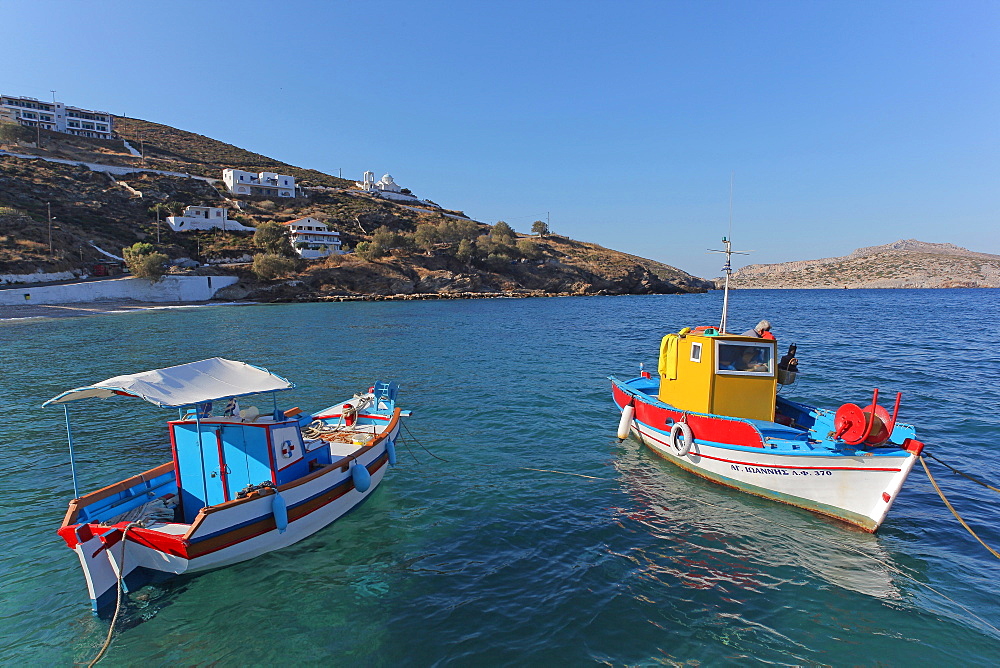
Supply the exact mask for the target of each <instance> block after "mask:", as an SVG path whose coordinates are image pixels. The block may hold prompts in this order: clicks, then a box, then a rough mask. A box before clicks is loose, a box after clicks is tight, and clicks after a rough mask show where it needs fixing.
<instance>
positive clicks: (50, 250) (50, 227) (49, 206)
mask: <svg viewBox="0 0 1000 668" xmlns="http://www.w3.org/2000/svg"><path fill="white" fill-rule="evenodd" d="M45 206H46V208H47V209H48V210H49V259H50V260H51V259H52V202H46V203H45Z"/></svg>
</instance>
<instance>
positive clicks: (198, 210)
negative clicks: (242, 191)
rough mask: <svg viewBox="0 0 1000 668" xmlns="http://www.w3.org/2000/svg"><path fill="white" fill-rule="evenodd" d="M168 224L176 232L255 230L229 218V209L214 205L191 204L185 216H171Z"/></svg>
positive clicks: (185, 210)
mask: <svg viewBox="0 0 1000 668" xmlns="http://www.w3.org/2000/svg"><path fill="white" fill-rule="evenodd" d="M167 224H168V225H170V229H172V230H173V231H174V232H200V231H203V230H225V231H226V232H253V231H255V230H256V228H254V227H247V226H246V225H243V224H241V223H238V222H236V221H235V220H229V210H228V209H223V208H219V207H214V206H189V207H188V208H186V209H184V215H183V216H169V217H168V218H167Z"/></svg>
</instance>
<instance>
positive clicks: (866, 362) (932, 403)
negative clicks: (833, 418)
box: [0, 290, 1000, 666]
mask: <svg viewBox="0 0 1000 668" xmlns="http://www.w3.org/2000/svg"><path fill="white" fill-rule="evenodd" d="M720 306H721V295H720V294H719V293H717V292H713V293H709V294H704V295H676V296H675V295H671V296H648V297H591V298H554V299H524V300H504V299H495V300H478V301H467V300H462V301H447V302H430V301H428V302H401V303H337V304H297V305H255V306H243V307H238V308H237V307H218V308H202V309H183V310H161V311H148V312H134V311H133V312H128V313H120V314H110V315H106V316H98V317H86V318H54V319H39V320H17V321H7V322H0V343H2V346H3V348H2V349H3V351H4V354H3V356H2V358H0V388H2V392H0V409H2V410H3V414H4V415H5V416H6V419H5V420H3V421H2V423H0V447H2V448H3V453H4V461H5V466H3V467H2V468H0V504H2V517H3V525H4V528H5V531H4V536H5V543H6V544H5V547H4V549H3V550H2V551H0V577H2V583H3V585H2V587H3V596H2V597H0V664H3V665H10V664H31V665H34V664H46V665H51V664H68V663H72V662H85V661H88V660H89V659H91V658H92V657H93V656H94V655H95V654H96V652H97V650H98V648H99V647H100V645H101V643H102V642H103V640H104V636H105V633H106V631H107V626H106V623H105V622H100V621H98V620H95V619H94V618H93V617H92V616H91V614H90V607H89V602H88V600H87V594H86V587H85V584H84V580H83V576H82V574H81V573H80V569H79V564H78V563H77V560H76V557H75V556H74V555H73V553H72V552H71V551H70V550H68V549H66V547H65V545H64V544H63V542H62V541H61V539H60V538H59V537H58V536H57V535H56V533H55V530H56V528H57V527H58V525H59V523H60V521H61V519H62V515H63V514H64V512H65V508H66V503H67V501H68V500H69V498H70V497H71V496H72V486H71V479H70V472H69V467H68V464H67V455H66V449H65V435H66V434H65V427H64V424H63V414H62V410H59V409H51V408H46V409H42V408H40V405H41V403H42V402H43V401H45V400H46V399H48V398H50V397H53V396H55V395H56V394H58V393H59V392H61V391H63V390H66V389H69V388H72V387H78V386H81V385H87V384H90V383H92V382H95V381H98V380H101V379H104V378H106V377H110V376H114V375H118V374H121V373H130V372H135V371H140V370H145V369H151V368H156V367H162V366H168V365H173V364H179V363H183V362H189V361H194V360H198V359H203V358H206V357H213V356H221V357H226V358H230V359H239V360H245V361H249V362H252V363H255V364H258V365H262V366H265V367H267V368H269V369H271V370H272V371H274V372H275V373H278V374H280V375H282V376H285V377H287V378H290V379H292V380H293V381H294V382H295V383H296V384H297V387H296V389H295V390H293V391H292V392H290V393H288V396H286V397H281V399H280V402H281V406H282V407H285V408H288V407H291V406H301V407H302V408H304V409H306V410H309V409H319V408H322V407H325V406H327V405H330V404H332V403H334V402H336V401H338V400H341V399H343V398H345V397H349V396H350V395H351V394H353V393H354V392H356V391H359V390H361V389H363V388H367V387H368V386H370V385H371V384H372V381H373V380H375V379H376V378H378V379H388V380H396V381H398V382H399V383H400V384H401V386H402V390H401V393H400V399H401V404H402V405H403V407H404V408H411V409H413V411H414V415H413V417H412V418H409V419H408V420H407V422H406V424H407V426H408V428H409V430H410V431H411V432H412V435H409V436H407V437H406V438H405V444H400V447H399V448H398V449H399V456H400V461H399V464H398V465H397V466H396V467H395V468H394V469H392V470H391V471H390V472H389V473H388V475H387V476H386V478H385V480H384V481H383V483H382V485H381V486H380V487H379V489H378V490H377V491H376V493H375V494H374V495H373V496H372V497H371V498H370V499H369V500H368V501H367V502H366V503H365V504H363V505H362V506H361V507H360V508H358V509H357V510H355V511H354V512H352V513H350V514H349V515H347V516H346V517H344V518H342V519H341V520H339V521H338V522H336V523H335V524H334V525H332V526H330V527H328V528H327V529H325V530H323V531H321V532H319V533H318V534H316V535H315V536H314V537H312V538H310V539H308V540H305V541H302V542H300V543H298V544H296V545H294V546H292V547H289V548H287V549H284V550H281V551H278V552H274V553H271V554H267V555H264V556H262V557H259V558H257V559H254V560H252V561H249V562H245V563H242V564H238V565H236V566H232V567H230V568H225V569H221V570H217V571H212V572H209V573H205V574H202V575H198V576H194V577H186V578H181V579H178V580H176V581H174V582H173V583H169V584H167V585H158V586H153V587H147V588H145V589H143V590H141V591H140V592H138V594H137V595H136V600H135V602H134V603H133V605H132V606H131V607H130V608H129V610H128V612H127V614H126V619H125V621H124V622H123V623H121V625H120V629H119V631H118V633H117V635H116V637H115V640H114V643H113V644H112V646H111V649H110V651H109V653H108V655H107V657H106V658H105V660H104V662H105V663H106V665H136V664H147V665H168V664H170V665H206V664H212V665H220V666H244V665H275V664H282V665H294V664H306V665H310V664H325V665H331V664H332V665H367V666H409V665H412V666H438V665H457V666H482V665H518V666H524V665H553V664H558V663H562V664H568V665H588V664H605V665H615V666H618V665H629V666H638V665H662V664H668V665H675V664H691V665H701V664H709V665H717V664H745V663H751V662H761V663H768V664H776V665H880V666H914V665H927V666H932V665H933V666H937V665H955V664H962V665H983V666H986V665H997V664H1000V631H998V630H997V627H998V626H1000V561H998V560H997V559H995V558H994V557H993V556H991V555H990V554H989V553H988V552H986V551H985V550H984V549H983V548H982V547H981V546H980V545H979V544H978V543H976V542H975V541H974V540H973V539H972V538H971V537H970V536H969V535H968V534H967V533H966V532H965V531H964V530H963V529H962V528H961V527H960V526H959V525H958V523H957V522H956V521H955V520H954V518H953V517H952V516H951V514H950V513H949V512H948V510H947V509H946V508H945V507H944V506H943V504H942V503H941V501H940V500H939V499H938V497H937V494H936V493H935V492H934V490H933V488H932V487H931V485H930V483H929V482H928V480H927V477H926V476H925V475H924V473H923V470H922V469H921V468H920V467H919V465H918V466H917V467H916V468H915V469H914V472H913V474H912V475H911V477H910V479H909V480H908V482H907V484H906V486H905V487H904V488H903V491H902V493H901V494H900V496H899V499H898V500H897V501H896V503H895V505H894V506H893V508H892V511H891V513H890V515H889V518H888V520H887V521H886V523H885V524H884V525H883V527H882V529H881V530H880V532H879V533H878V534H876V535H870V534H866V533H863V532H860V531H858V530H855V529H852V528H850V527H847V526H845V525H843V524H840V523H838V522H836V521H833V520H829V519H826V518H823V517H819V516H817V515H813V514H811V513H809V512H806V511H803V510H799V509H796V508H791V507H788V506H784V505H781V504H777V503H773V502H768V501H765V500H762V499H758V498H755V497H752V496H749V495H744V494H740V493H738V492H735V491H732V490H729V489H726V488H722V487H720V486H717V485H714V484H711V483H709V482H706V481H704V480H702V479H700V478H696V477H694V476H691V475H689V474H686V473H684V472H683V471H680V470H678V469H676V468H674V467H672V466H670V465H669V464H668V463H666V462H664V461H663V460H661V459H659V458H658V457H656V456H655V455H653V454H652V453H650V452H649V451H648V450H646V449H645V448H644V447H642V446H640V445H639V444H638V443H636V442H635V441H633V440H631V439H630V440H627V441H625V442H623V443H618V441H617V439H616V438H615V434H614V432H615V429H616V426H617V422H618V416H617V413H616V411H615V408H614V406H613V404H612V402H611V399H610V384H609V382H608V380H607V376H608V375H610V374H616V375H619V376H622V377H631V376H634V375H637V372H638V368H639V363H640V362H643V363H645V364H646V368H647V369H654V368H655V365H656V355H657V349H658V344H659V340H660V337H662V336H663V334H665V333H668V332H672V331H677V330H679V329H680V328H682V327H685V326H695V325H699V324H716V323H717V321H718V317H719V310H720ZM762 317H767V318H768V319H770V320H771V322H772V323H773V324H774V327H775V332H776V334H777V336H778V340H779V347H780V348H781V349H782V350H783V349H784V346H785V345H786V344H787V343H791V342H795V343H797V344H798V348H799V353H798V357H799V360H800V363H801V368H802V371H803V373H802V375H801V376H800V379H799V381H798V382H797V383H796V384H795V385H793V386H791V387H790V388H786V389H784V390H783V392H787V393H788V395H789V396H790V397H791V398H794V399H798V400H802V401H806V402H807V403H812V404H814V405H819V406H824V407H830V408H836V407H837V406H839V405H840V404H842V403H844V402H847V401H851V402H854V403H861V402H864V401H866V400H867V399H869V398H870V396H871V391H872V389H873V388H874V387H879V388H880V390H881V392H882V397H884V400H883V403H891V398H892V397H893V396H894V395H895V392H896V391H902V392H903V403H902V409H901V419H902V420H903V421H906V422H911V423H913V424H915V425H916V427H917V430H918V437H919V438H921V440H924V441H925V442H926V443H927V444H928V451H929V452H931V453H933V454H935V455H936V456H938V457H939V458H941V459H943V460H945V461H947V462H949V463H951V464H952V465H954V466H956V467H957V468H959V469H961V470H963V471H967V472H970V473H973V474H974V475H976V476H979V477H981V478H983V479H985V480H987V481H989V482H992V483H993V484H994V485H996V484H997V482H998V481H1000V454H998V452H997V443H998V441H1000V424H998V419H997V407H998V405H1000V354H998V347H997V336H996V332H997V331H998V325H1000V291H998V290H923V291H920V290H826V291H814V290H802V291H739V292H734V293H733V295H732V306H731V313H730V323H731V326H730V329H734V330H736V331H741V330H743V329H746V328H749V327H750V326H752V325H753V324H755V323H756V322H757V320H759V319H760V318H762ZM261 401H265V402H266V403H265V404H263V405H266V406H267V408H268V409H269V408H270V405H269V402H270V399H266V400H265V399H261ZM86 404H89V405H86ZM70 412H71V417H72V419H73V429H74V440H75V444H76V449H77V465H78V470H79V476H80V487H81V490H82V491H89V490H93V489H97V488H98V487H101V486H104V485H107V484H110V483H112V482H114V481H116V480H120V479H123V478H125V477H128V476H130V475H133V474H135V473H138V472H140V471H143V470H146V469H149V468H152V467H153V466H156V465H159V464H161V463H163V462H164V461H166V460H168V459H169V448H168V447H167V445H166V430H165V426H164V421H165V419H167V418H169V417H171V416H172V415H173V413H172V412H171V411H159V410H158V409H156V408H155V407H153V406H150V405H148V404H145V403H142V402H137V401H134V400H126V399H115V400H108V401H90V402H80V404H78V405H74V406H73V407H72V408H71V411H70ZM404 435H405V432H404ZM929 465H930V466H931V469H932V472H933V473H934V475H935V476H936V478H937V479H938V480H939V483H940V484H942V486H943V488H944V489H945V492H946V493H947V494H948V496H949V498H950V500H951V501H952V502H953V503H954V504H955V506H956V508H957V509H958V510H959V512H960V513H961V514H962V515H963V517H964V518H965V519H966V521H968V522H969V524H970V525H972V526H973V527H974V528H975V529H976V531H977V532H978V533H979V534H980V536H981V537H982V538H983V540H985V541H986V542H987V543H988V544H990V545H991V546H993V547H994V548H995V549H997V548H1000V495H998V494H997V493H996V492H993V491H991V490H988V489H986V488H984V487H981V486H979V485H976V484H974V483H971V482H969V481H968V480H965V479H963V478H960V477H958V476H955V475H953V474H951V473H949V472H948V471H947V470H946V469H944V468H943V467H942V466H940V465H939V464H937V463H935V462H933V461H931V462H929Z"/></svg>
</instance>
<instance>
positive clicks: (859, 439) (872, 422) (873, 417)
mask: <svg viewBox="0 0 1000 668" xmlns="http://www.w3.org/2000/svg"><path fill="white" fill-rule="evenodd" d="M902 398H903V393H902V392H897V393H896V405H895V407H893V409H892V417H890V416H889V411H887V410H886V409H884V408H882V407H881V406H879V405H878V388H877V387H876V388H875V392H874V393H873V394H872V403H871V405H869V406H867V407H865V408H861V407H860V406H858V405H857V404H844V405H843V406H841V407H840V408H838V409H837V414H836V415H835V416H834V418H833V426H834V429H835V430H836V432H835V435H836V437H837V438H839V439H841V440H842V441H844V443H847V444H848V445H858V444H861V443H864V444H865V445H879V444H881V443H885V442H886V441H888V440H889V437H890V436H891V435H892V428H893V427H895V426H896V417H897V416H898V415H899V402H900V400H901V399H902Z"/></svg>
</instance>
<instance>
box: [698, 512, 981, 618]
mask: <svg viewBox="0 0 1000 668" xmlns="http://www.w3.org/2000/svg"><path fill="white" fill-rule="evenodd" d="M687 500H688V501H694V502H695V503H700V504H702V505H703V506H711V507H713V508H721V509H723V510H726V511H729V512H731V513H735V512H738V513H739V514H740V516H748V517H754V518H756V519H758V520H761V521H762V522H766V523H767V524H769V525H774V526H779V527H781V528H783V529H788V530H789V531H794V532H796V533H800V534H802V535H804V536H810V537H812V538H815V537H816V536H815V535H814V534H811V533H809V532H808V531H803V530H802V529H796V528H795V527H792V526H788V525H787V524H782V523H781V522H776V521H775V520H774V518H773V517H764V516H763V515H758V514H756V513H752V512H750V511H748V510H745V509H742V508H741V509H739V510H736V509H735V508H728V507H726V506H722V505H719V504H716V503H710V502H708V501H702V500H700V499H695V498H693V497H688V498H687ZM824 540H827V539H826V538H824ZM829 542H831V543H833V544H834V545H836V546H837V547H839V548H841V549H844V550H847V551H849V552H854V553H855V554H859V555H861V556H862V557H865V558H866V559H873V560H874V561H876V562H878V563H879V564H881V565H882V566H884V567H885V568H886V569H887V570H889V571H891V572H893V573H895V574H897V575H900V576H902V577H904V578H906V579H907V580H910V581H911V582H915V583H916V584H918V585H920V586H921V587H924V588H926V589H929V590H930V591H932V592H934V593H935V594H937V595H938V596H940V597H941V598H943V599H945V600H946V601H948V602H949V603H951V604H952V605H954V606H956V607H958V608H961V609H962V610H963V611H964V612H965V613H967V614H968V615H969V616H970V617H973V618H974V619H976V620H978V621H980V622H982V623H983V624H985V625H986V626H988V627H990V628H991V629H993V630H994V631H996V632H997V633H1000V629H998V628H997V627H995V626H993V625H992V624H990V623H989V622H988V621H986V620H985V619H983V618H982V617H980V616H979V615H977V614H976V613H974V612H972V611H971V610H969V609H968V608H966V607H965V606H964V605H962V604H961V603H959V602H958V601H956V600H955V599H953V598H950V597H948V596H947V595H945V594H943V593H942V592H940V591H938V590H937V589H935V588H934V587H932V586H930V585H929V584H927V583H926V582H921V581H920V580H918V579H917V578H915V577H913V576H912V575H910V574H909V573H907V572H905V571H903V570H901V569H899V568H897V567H896V566H894V565H892V564H890V563H888V562H887V561H883V560H881V559H878V558H877V557H874V556H872V555H871V554H869V553H867V552H865V551H864V550H859V549H858V548H856V547H853V546H851V545H847V544H846V543H841V542H840V541H837V540H830V541H829Z"/></svg>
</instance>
